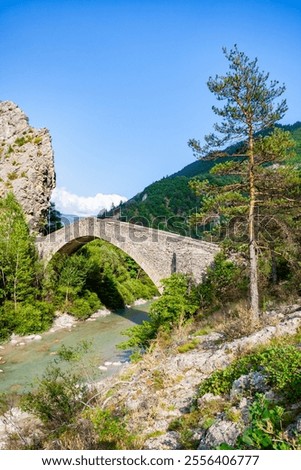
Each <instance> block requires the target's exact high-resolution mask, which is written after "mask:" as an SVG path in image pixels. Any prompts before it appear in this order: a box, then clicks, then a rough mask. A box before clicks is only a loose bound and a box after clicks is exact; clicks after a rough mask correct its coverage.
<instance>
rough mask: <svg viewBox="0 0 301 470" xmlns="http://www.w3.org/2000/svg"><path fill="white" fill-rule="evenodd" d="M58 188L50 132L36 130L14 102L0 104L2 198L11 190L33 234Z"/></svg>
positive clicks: (0, 191)
mask: <svg viewBox="0 0 301 470" xmlns="http://www.w3.org/2000/svg"><path fill="white" fill-rule="evenodd" d="M54 187H55V170H54V155H53V150H52V144H51V137H50V134H49V131H48V130H47V129H35V128H34V127H31V126H30V125H29V121H28V118H27V116H26V115H25V114H24V113H23V111H22V110H21V109H20V108H19V107H18V106H17V105H16V104H14V103H12V102H11V101H0V197H1V196H5V194H7V193H8V192H9V191H12V192H13V193H14V194H15V196H16V198H17V200H18V202H19V203H20V204H21V206H22V208H23V210H24V213H25V215H26V218H27V221H28V223H29V225H30V228H31V231H32V232H36V233H37V232H39V231H40V229H41V223H42V221H43V220H44V217H45V215H46V213H47V209H48V207H49V201H50V197H51V192H52V190H53V189H54Z"/></svg>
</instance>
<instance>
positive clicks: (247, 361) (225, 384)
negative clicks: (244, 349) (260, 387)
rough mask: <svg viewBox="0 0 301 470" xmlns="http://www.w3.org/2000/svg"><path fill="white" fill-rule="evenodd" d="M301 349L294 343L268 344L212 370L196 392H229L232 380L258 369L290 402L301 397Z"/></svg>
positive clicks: (202, 393)
mask: <svg viewBox="0 0 301 470" xmlns="http://www.w3.org/2000/svg"><path fill="white" fill-rule="evenodd" d="M300 365H301V351H300V350H299V349H298V348H296V347H295V346H293V345H284V346H269V347H267V348H264V349H263V350H261V351H259V352H254V353H251V354H247V355H246V356H244V357H242V358H241V359H238V360H237V361H235V362H233V363H232V364H231V365H230V366H228V367H227V368H226V369H224V370H218V371H216V372H213V374H211V376H210V377H208V378H207V379H205V380H204V382H203V383H202V384H201V385H200V388H199V396H202V395H204V394H205V393H207V392H211V393H214V394H215V395H219V394H225V393H228V392H229V391H230V389H231V387H232V383H233V382H234V380H236V379H238V378H239V377H240V376H241V375H245V374H248V373H249V372H252V371H261V372H262V374H263V375H265V376H266V380H267V384H268V385H269V386H270V387H271V388H273V389H274V390H275V391H276V392H278V393H281V394H282V395H283V397H284V398H285V399H286V400H287V401H289V402H292V403H293V402H295V401H297V400H300V399H301V366H300Z"/></svg>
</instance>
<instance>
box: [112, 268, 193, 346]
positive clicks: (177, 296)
mask: <svg viewBox="0 0 301 470" xmlns="http://www.w3.org/2000/svg"><path fill="white" fill-rule="evenodd" d="M162 284H163V286H164V291H163V294H162V296H161V297H159V298H158V299H157V300H155V301H154V302H153V304H152V306H151V308H150V312H149V321H144V322H143V323H142V324H141V325H136V326H134V327H132V328H129V329H127V330H126V331H124V332H123V334H124V335H126V336H129V340H127V341H125V342H124V343H121V344H120V345H119V347H120V348H121V349H131V348H138V349H140V350H145V349H147V348H148V347H149V346H150V344H151V342H152V340H153V339H155V338H156V337H157V335H158V333H159V332H169V331H171V329H172V328H173V327H175V326H179V325H181V324H183V323H185V322H186V321H187V320H188V319H189V318H191V317H192V315H193V314H194V313H195V312H196V310H197V309H198V295H197V291H196V288H195V286H194V285H193V284H192V283H191V280H190V278H189V277H188V276H186V275H184V274H173V275H172V276H171V277H170V278H168V279H164V280H163V281H162Z"/></svg>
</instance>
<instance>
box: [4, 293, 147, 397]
mask: <svg viewBox="0 0 301 470" xmlns="http://www.w3.org/2000/svg"><path fill="white" fill-rule="evenodd" d="M150 304H151V302H148V303H146V304H143V305H139V306H135V307H131V308H127V309H125V310H122V311H119V312H118V313H111V314H110V315H108V316H106V317H101V318H97V319H96V320H95V321H93V322H89V321H86V322H81V323H78V324H77V326H75V327H73V328H72V329H71V330H67V329H64V330H60V331H57V332H55V333H50V332H49V333H44V334H43V335H42V339H41V340H39V341H32V342H30V343H27V344H25V345H23V346H16V345H14V346H13V345H11V344H10V343H7V344H4V345H2V347H3V349H1V350H0V356H2V360H3V361H5V363H4V364H1V365H0V368H1V369H2V371H3V372H2V373H1V374H0V393H3V392H22V391H25V390H28V389H29V388H30V387H31V384H34V383H35V381H36V380H37V379H38V378H39V377H41V376H42V375H43V373H44V372H45V370H46V368H47V366H48V365H50V364H51V363H53V361H54V360H55V354H56V351H57V349H58V348H59V347H61V346H62V345H63V344H64V345H65V346H66V347H70V346H72V347H74V346H77V345H78V344H79V343H80V342H81V341H82V340H86V341H89V342H91V350H90V351H89V352H88V354H87V355H85V359H84V361H85V372H86V373H87V378H93V380H101V379H102V378H103V377H105V376H108V375H112V374H114V372H116V370H118V368H119V367H120V365H119V366H118V365H113V364H109V365H107V370H100V369H99V366H104V363H105V362H115V363H118V362H121V363H123V362H125V361H127V360H128V356H129V353H128V352H125V351H121V350H118V349H117V348H116V345H117V344H118V343H120V342H122V341H125V340H126V337H125V336H123V335H122V334H121V332H122V331H124V330H125V329H126V328H129V327H131V326H134V325H135V324H140V323H142V321H143V320H146V319H147V312H148V310H149V307H150Z"/></svg>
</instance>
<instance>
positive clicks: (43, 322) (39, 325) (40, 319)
mask: <svg viewBox="0 0 301 470" xmlns="http://www.w3.org/2000/svg"><path fill="white" fill-rule="evenodd" d="M53 318H54V307H53V305H51V304H49V303H47V302H42V301H35V302H33V303H32V304H26V303H22V304H18V306H17V310H16V312H15V328H14V331H15V332H16V333H17V334H20V335H27V334H31V333H38V332H42V331H45V330H47V329H48V328H50V327H51V324H52V321H53Z"/></svg>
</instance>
